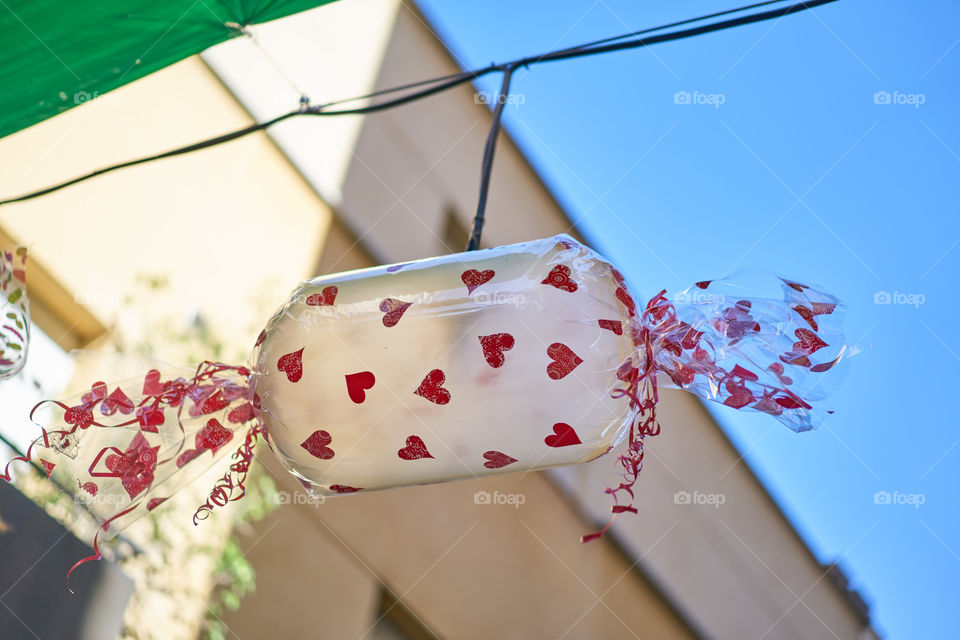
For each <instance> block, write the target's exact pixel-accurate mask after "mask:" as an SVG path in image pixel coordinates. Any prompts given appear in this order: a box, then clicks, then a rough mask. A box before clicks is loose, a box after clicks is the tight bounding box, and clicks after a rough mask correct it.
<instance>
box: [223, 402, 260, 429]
mask: <svg viewBox="0 0 960 640" xmlns="http://www.w3.org/2000/svg"><path fill="white" fill-rule="evenodd" d="M254 416H255V414H254V411H253V405H252V404H250V403H249V402H244V403H243V404H242V405H240V406H239V407H236V408H234V409H231V410H230V413H228V414H227V420H228V421H230V422H232V423H234V424H240V423H241V422H247V421H248V420H253V418H254Z"/></svg>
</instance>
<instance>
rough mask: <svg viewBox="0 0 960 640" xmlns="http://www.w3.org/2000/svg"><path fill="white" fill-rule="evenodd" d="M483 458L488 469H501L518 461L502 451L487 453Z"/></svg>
mask: <svg viewBox="0 0 960 640" xmlns="http://www.w3.org/2000/svg"><path fill="white" fill-rule="evenodd" d="M483 457H484V458H485V459H486V460H487V461H486V462H484V463H483V466H485V467H486V468H487V469H500V468H503V467H506V466H507V465H511V464H513V463H514V462H516V461H517V459H516V458H511V457H510V456H508V455H507V454H505V453H502V452H500V451H485V452H484V453H483Z"/></svg>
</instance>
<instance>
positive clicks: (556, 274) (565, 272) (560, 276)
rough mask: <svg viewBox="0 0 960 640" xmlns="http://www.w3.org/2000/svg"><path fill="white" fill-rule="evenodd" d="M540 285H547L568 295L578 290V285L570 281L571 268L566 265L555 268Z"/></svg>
mask: <svg viewBox="0 0 960 640" xmlns="http://www.w3.org/2000/svg"><path fill="white" fill-rule="evenodd" d="M540 284H547V285H550V286H551V287H556V288H557V289H560V291H566V292H567V293H573V292H574V291H576V290H577V289H578V287H577V283H576V282H574V281H573V280H571V279H570V267H568V266H567V265H565V264H558V265H557V266H555V267H554V268H553V269H552V270H551V271H550V273H548V274H547V277H546V278H544V279H543V280H541V281H540Z"/></svg>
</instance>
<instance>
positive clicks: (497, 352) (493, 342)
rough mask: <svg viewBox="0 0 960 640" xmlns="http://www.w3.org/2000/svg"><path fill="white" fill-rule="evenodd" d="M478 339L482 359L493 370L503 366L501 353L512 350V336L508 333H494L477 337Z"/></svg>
mask: <svg viewBox="0 0 960 640" xmlns="http://www.w3.org/2000/svg"><path fill="white" fill-rule="evenodd" d="M477 337H478V338H479V339H480V347H481V348H482V349H483V357H484V358H486V359H487V364H489V365H490V366H491V367H493V368H494V369H498V368H500V367H502V366H503V361H504V357H503V352H504V351H509V350H510V349H513V344H514V340H513V336H512V335H510V334H509V333H494V334H491V335H489V336H477Z"/></svg>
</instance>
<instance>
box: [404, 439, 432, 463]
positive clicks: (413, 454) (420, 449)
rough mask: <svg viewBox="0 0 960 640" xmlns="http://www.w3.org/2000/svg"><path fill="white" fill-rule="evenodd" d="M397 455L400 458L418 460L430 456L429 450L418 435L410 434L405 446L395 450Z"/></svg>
mask: <svg viewBox="0 0 960 640" xmlns="http://www.w3.org/2000/svg"><path fill="white" fill-rule="evenodd" d="M397 455H398V456H400V458H401V459H402V460H419V459H420V458H432V457H433V456H432V455H430V452H429V451H427V445H425V444H423V440H421V439H420V438H419V436H410V437H408V438H407V446H405V447H404V448H403V449H400V450H399V451H397Z"/></svg>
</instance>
